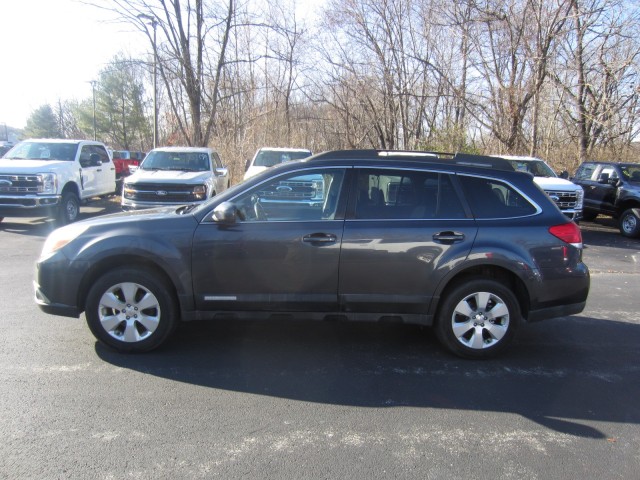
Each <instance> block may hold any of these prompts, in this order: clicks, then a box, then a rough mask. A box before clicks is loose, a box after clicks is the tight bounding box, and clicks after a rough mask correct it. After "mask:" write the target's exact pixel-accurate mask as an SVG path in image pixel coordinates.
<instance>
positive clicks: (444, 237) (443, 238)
mask: <svg viewBox="0 0 640 480" xmlns="http://www.w3.org/2000/svg"><path fill="white" fill-rule="evenodd" d="M433 240H434V241H435V242H438V243H458V242H462V241H463V240H464V233H459V232H438V233H434V234H433Z"/></svg>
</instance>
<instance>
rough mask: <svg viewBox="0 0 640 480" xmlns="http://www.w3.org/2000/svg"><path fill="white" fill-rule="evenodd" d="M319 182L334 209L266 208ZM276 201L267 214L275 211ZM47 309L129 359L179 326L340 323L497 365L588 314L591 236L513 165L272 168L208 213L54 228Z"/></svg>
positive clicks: (417, 161)
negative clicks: (393, 327)
mask: <svg viewBox="0 0 640 480" xmlns="http://www.w3.org/2000/svg"><path fill="white" fill-rule="evenodd" d="M310 175H313V176H321V177H322V179H323V182H322V183H323V188H324V192H323V199H324V200H323V204H322V207H321V208H317V207H316V206H315V205H312V204H311V203H309V202H300V203H299V205H297V207H296V208H291V205H290V204H285V205H286V208H282V209H278V208H277V203H274V202H267V203H266V204H265V203H264V201H265V200H268V199H269V195H270V192H272V191H273V190H274V189H276V190H277V189H278V188H279V187H280V186H282V185H283V182H285V183H284V184H286V182H288V181H290V180H292V179H295V178H299V177H301V176H310ZM265 205H267V206H268V208H265ZM35 287H36V301H37V303H38V305H39V306H40V308H41V309H42V310H44V311H45V312H48V313H52V314H57V315H66V316H74V317H77V316H79V314H80V313H81V312H83V311H84V312H85V315H86V319H87V322H88V325H89V328H90V329H91V331H92V332H93V334H94V335H95V336H96V337H97V338H98V339H99V340H100V341H102V342H104V343H105V344H108V345H110V346H111V347H114V348H115V349H117V350H120V351H128V352H134V351H146V350H151V349H153V348H155V347H157V346H159V345H160V344H162V343H163V342H164V341H165V340H166V339H167V338H168V337H169V335H170V334H171V332H172V331H173V329H174V328H175V327H176V325H177V324H178V322H179V320H201V319H202V320H204V319H206V320H216V319H236V318H237V319H253V320H257V319H269V318H302V319H317V320H323V319H331V320H335V319H343V320H366V321H390V322H397V321H402V322H406V323H415V324H421V325H433V326H434V327H435V330H436V332H437V336H438V338H439V339H440V340H441V342H442V343H443V344H444V345H445V346H446V347H447V348H449V349H450V350H451V351H453V352H454V353H456V354H458V355H461V356H466V357H472V358H482V357H487V356H490V355H492V354H495V353H497V352H499V351H501V350H502V349H503V348H504V347H506V346H507V345H508V344H509V343H510V342H511V340H512V339H513V336H514V334H515V332H516V329H517V327H518V326H519V324H520V323H521V322H523V321H528V322H532V321H537V320H542V319H546V318H552V317H561V316H564V315H571V314H574V313H579V312H581V311H582V310H583V309H584V306H585V301H586V298H587V294H588V291H589V271H588V269H587V267H586V266H585V264H584V263H583V262H582V237H581V233H580V229H579V228H578V227H577V226H576V224H575V223H574V222H571V221H569V220H568V219H567V218H566V217H565V216H564V215H563V214H562V212H561V211H560V210H559V209H558V207H557V206H556V205H555V204H554V203H553V201H551V199H550V198H549V197H548V196H547V195H545V193H544V192H543V191H542V190H541V189H540V188H538V187H537V186H536V185H535V183H534V182H533V177H532V176H531V175H528V174H526V173H523V172H516V171H514V170H513V168H512V167H511V165H510V164H509V163H508V162H506V161H505V160H503V159H500V158H490V157H479V156H470V155H456V156H455V157H451V156H449V157H447V156H443V155H436V154H428V153H420V152H395V151H392V152H384V151H375V150H364V151H357V150H355V151H338V152H328V153H324V154H320V155H316V156H315V157H311V158H309V159H307V160H304V161H299V162H290V163H285V164H282V165H279V166H276V167H273V168H271V169H269V170H267V171H265V172H263V173H261V174H258V175H256V176H255V177H252V178H251V179H249V180H247V181H245V182H243V183H241V184H239V185H236V186H235V187H232V188H231V189H229V190H227V191H225V192H223V193H221V194H219V195H218V196H216V197H215V198H213V199H211V200H209V201H207V202H205V203H204V204H201V205H190V206H183V207H178V208H175V207H174V208H165V209H156V210H149V211H146V212H144V213H142V212H139V213H136V214H135V215H128V214H115V215H109V216H105V217H101V218H96V219H93V220H88V221H84V222H79V223H76V224H74V225H72V226H70V227H65V228H61V229H58V230H56V231H54V232H53V233H52V234H51V235H50V236H49V238H48V239H47V241H46V242H45V245H44V247H43V251H42V254H41V256H40V259H39V260H38V262H37V275H36V281H35Z"/></svg>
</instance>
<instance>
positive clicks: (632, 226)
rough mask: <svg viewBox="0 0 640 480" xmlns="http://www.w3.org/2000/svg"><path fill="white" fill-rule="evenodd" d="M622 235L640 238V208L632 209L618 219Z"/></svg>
mask: <svg viewBox="0 0 640 480" xmlns="http://www.w3.org/2000/svg"><path fill="white" fill-rule="evenodd" d="M618 222H619V227H620V233H621V234H622V235H624V236H625V237H629V238H638V237H640V208H630V209H628V210H625V211H624V212H622V215H620V218H619V219H618Z"/></svg>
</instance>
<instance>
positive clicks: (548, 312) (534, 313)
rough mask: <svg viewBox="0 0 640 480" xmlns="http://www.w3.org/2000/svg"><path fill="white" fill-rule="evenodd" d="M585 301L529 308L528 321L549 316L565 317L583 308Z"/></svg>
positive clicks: (544, 318) (535, 320) (537, 320)
mask: <svg viewBox="0 0 640 480" xmlns="http://www.w3.org/2000/svg"><path fill="white" fill-rule="evenodd" d="M586 304H587V302H586V301H584V302H579V303H572V304H570V305H558V306H555V307H547V308H541V309H539V310H531V311H530V312H529V315H528V317H527V320H528V321H529V322H539V321H540V320H547V319H549V318H557V317H566V316H568V315H575V314H577V313H580V312H582V311H583V310H584V307H585V306H586Z"/></svg>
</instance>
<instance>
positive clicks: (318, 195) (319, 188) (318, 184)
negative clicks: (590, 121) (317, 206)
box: [312, 180, 324, 200]
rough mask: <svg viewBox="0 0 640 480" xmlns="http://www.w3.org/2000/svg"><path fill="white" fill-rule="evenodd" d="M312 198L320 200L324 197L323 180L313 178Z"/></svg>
mask: <svg viewBox="0 0 640 480" xmlns="http://www.w3.org/2000/svg"><path fill="white" fill-rule="evenodd" d="M312 183H313V190H314V193H313V199H314V200H322V199H323V198H324V181H323V180H314V181H313V182H312Z"/></svg>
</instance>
